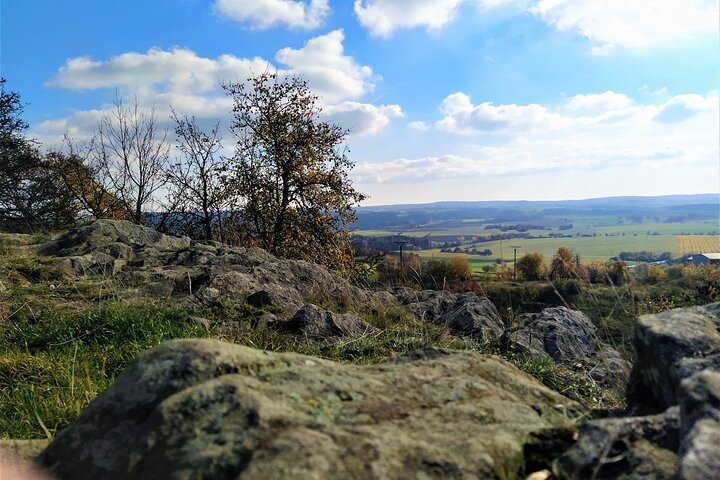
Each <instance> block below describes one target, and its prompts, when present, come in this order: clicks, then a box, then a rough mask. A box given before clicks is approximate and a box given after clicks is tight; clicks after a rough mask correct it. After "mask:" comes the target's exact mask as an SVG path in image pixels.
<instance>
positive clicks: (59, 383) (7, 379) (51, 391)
mask: <svg viewBox="0 0 720 480" xmlns="http://www.w3.org/2000/svg"><path fill="white" fill-rule="evenodd" d="M259 313H261V311H258V310H256V309H254V308H253V307H250V306H247V305H245V304H234V303H232V302H222V303H220V304H217V305H215V306H212V307H209V308H203V309H198V310H193V311H187V310H181V309H179V308H177V307H175V306H168V305H162V304H156V305H152V304H151V305H140V306H137V305H135V306H133V305H129V304H128V303H127V302H122V301H118V302H113V303H110V304H108V305H106V306H103V307H97V308H89V309H86V310H85V311H82V312H77V311H67V310H59V309H48V310H45V311H33V312H30V311H28V310H25V309H22V310H20V311H19V312H18V313H16V314H15V315H14V316H13V318H12V321H10V322H7V323H5V324H4V325H3V327H2V329H0V405H2V411H3V415H2V416H1V417H0V438H23V439H29V438H44V437H45V436H48V435H50V436H53V435H55V434H57V432H59V431H60V430H62V429H63V428H65V427H67V426H68V425H69V424H70V423H71V422H72V421H73V420H74V419H75V418H77V416H78V415H79V413H80V412H81V411H82V409H83V408H85V407H86V406H87V404H88V403H89V402H90V401H92V399H93V398H95V396H96V395H97V394H99V393H101V392H102V391H104V390H105V389H106V388H107V387H108V386H109V385H111V384H112V382H113V380H114V379H115V377H116V376H117V375H118V374H119V373H120V372H121V371H122V370H123V369H124V368H125V367H126V366H127V365H128V364H129V363H130V362H131V361H132V360H133V359H134V358H135V357H136V356H137V355H139V354H140V353H141V352H142V351H144V350H145V349H147V348H150V347H153V346H155V345H158V344H160V343H162V342H164V341H167V340H171V339H176V338H203V337H204V338H219V339H222V340H225V341H230V342H233V343H236V344H239V345H246V346H249V347H253V348H258V349H263V350H270V351H278V352H283V351H293V352H297V353H301V354H307V355H314V356H318V357H322V358H326V359H330V360H334V361H338V362H351V363H358V364H371V363H377V362H381V361H384V360H387V359H389V358H391V357H394V356H396V355H400V354H407V353H410V352H414V351H417V350H418V349H423V348H428V347H439V348H450V349H460V350H477V351H480V352H483V353H489V354H500V355H501V356H504V358H506V359H507V360H508V361H510V362H511V363H514V364H515V365H517V366H518V367H519V368H521V369H522V370H524V371H526V372H528V373H530V374H531V375H534V376H536V377H537V378H538V379H539V380H540V381H542V382H543V383H545V384H546V385H547V386H549V387H551V388H555V389H558V390H559V391H563V392H564V393H565V394H566V395H567V396H569V397H570V398H574V399H575V400H578V401H581V402H584V403H587V404H590V405H598V404H607V403H608V397H607V396H605V397H603V394H602V393H598V391H597V389H596V388H595V387H594V386H593V385H592V384H591V383H589V382H588V381H587V380H585V379H583V378H582V377H580V376H577V375H574V374H572V373H571V372H568V371H566V370H565V369H563V368H561V367H558V366H556V365H555V364H553V363H552V362H549V363H548V361H547V360H544V359H533V358H530V357H524V356H518V355H515V354H508V355H505V354H504V353H503V352H502V351H500V350H498V349H497V347H496V346H494V345H487V344H479V343H477V342H475V341H472V340H469V339H464V338H459V337H457V336H454V335H451V334H450V332H449V330H448V329H447V328H446V327H444V326H440V325H434V324H431V323H427V322H421V321H419V320H416V319H415V318H414V317H412V316H410V315H409V314H408V313H407V312H405V311H404V310H402V309H399V308H397V309H390V310H388V311H385V312H378V311H362V310H361V311H357V312H356V313H358V314H359V315H360V316H361V317H363V318H364V319H365V320H366V321H368V322H369V323H371V324H372V325H374V326H375V327H376V328H377V331H376V332H375V333H373V334H371V335H367V336H364V337H361V338H352V339H347V340H342V341H338V342H329V341H328V342H317V343H310V342H305V341H303V340H301V339H299V338H296V337H292V336H289V335H286V334H283V333H280V332H277V331H274V330H261V329H252V328H249V323H250V320H251V319H252V318H253V317H254V316H256V315H258V314H259ZM191 315H198V316H202V317H204V318H206V319H208V320H209V322H210V324H211V325H213V327H211V328H210V329H206V328H203V327H201V326H198V325H197V324H195V323H193V322H191V321H190V317H191ZM227 321H230V322H237V323H236V325H237V327H238V328H236V329H235V330H234V331H232V332H229V333H225V334H219V333H218V330H217V329H216V328H215V327H217V326H218V325H219V324H220V323H221V322H227Z"/></svg>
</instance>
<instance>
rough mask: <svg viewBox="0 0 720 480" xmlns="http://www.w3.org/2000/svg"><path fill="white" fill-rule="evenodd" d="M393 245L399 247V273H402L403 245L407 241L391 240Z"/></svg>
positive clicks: (403, 269) (403, 266)
mask: <svg viewBox="0 0 720 480" xmlns="http://www.w3.org/2000/svg"><path fill="white" fill-rule="evenodd" d="M393 243H394V244H395V245H397V246H398V247H400V275H403V274H404V273H405V262H404V260H403V251H402V250H403V246H404V245H405V244H406V243H408V242H407V240H398V241H396V242H393Z"/></svg>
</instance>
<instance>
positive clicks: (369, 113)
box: [322, 102, 403, 136]
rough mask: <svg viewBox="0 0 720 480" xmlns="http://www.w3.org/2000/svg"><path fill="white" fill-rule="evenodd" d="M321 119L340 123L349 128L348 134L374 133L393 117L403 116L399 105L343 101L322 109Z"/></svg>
mask: <svg viewBox="0 0 720 480" xmlns="http://www.w3.org/2000/svg"><path fill="white" fill-rule="evenodd" d="M322 116H323V120H326V121H329V122H331V123H336V124H338V125H342V126H343V127H344V128H347V129H349V130H350V135H358V136H366V135H376V134H378V133H379V132H380V131H381V130H383V129H384V128H385V127H386V126H387V125H388V124H389V123H390V121H391V119H393V118H399V117H402V116H403V112H402V109H401V108H400V106H399V105H381V106H379V107H376V106H375V105H370V104H367V103H357V102H343V103H340V104H338V105H329V106H327V107H325V108H324V109H323V112H322Z"/></svg>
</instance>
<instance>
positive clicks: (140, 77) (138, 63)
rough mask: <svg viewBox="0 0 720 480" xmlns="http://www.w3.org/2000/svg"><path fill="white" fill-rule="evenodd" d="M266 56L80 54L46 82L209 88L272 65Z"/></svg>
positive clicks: (75, 86) (178, 51) (71, 86)
mask: <svg viewBox="0 0 720 480" xmlns="http://www.w3.org/2000/svg"><path fill="white" fill-rule="evenodd" d="M269 65H270V64H269V63H268V62H267V61H266V60H263V59H262V58H259V57H255V58H252V59H248V58H238V57H235V56H233V55H221V56H219V57H217V58H215V59H211V58H204V57H200V56H198V55H197V54H196V53H195V52H193V51H192V50H189V49H186V48H179V47H175V48H172V49H170V50H161V49H158V48H151V49H150V50H148V51H147V52H146V53H137V52H128V53H123V54H121V55H117V56H115V57H112V58H111V59H110V60H106V61H95V60H92V59H90V58H88V57H76V58H71V59H69V60H67V61H66V63H65V65H64V66H62V67H61V68H60V70H59V71H58V74H57V75H56V76H55V77H53V78H52V79H51V80H49V81H48V82H47V83H46V86H50V87H58V88H63V89H66V90H92V89H98V88H112V87H133V88H148V87H158V88H161V89H163V90H165V91H171V92H191V91H192V92H196V93H202V92H208V91H211V90H215V89H217V87H218V85H219V84H220V82H223V81H224V82H227V81H238V80H245V79H246V78H247V77H249V76H250V75H251V74H252V72H253V71H254V72H262V71H265V70H266V69H268V68H269Z"/></svg>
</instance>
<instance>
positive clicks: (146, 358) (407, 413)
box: [39, 340, 578, 480]
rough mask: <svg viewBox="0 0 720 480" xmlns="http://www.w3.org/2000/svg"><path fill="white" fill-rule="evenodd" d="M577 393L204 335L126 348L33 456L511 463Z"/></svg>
mask: <svg viewBox="0 0 720 480" xmlns="http://www.w3.org/2000/svg"><path fill="white" fill-rule="evenodd" d="M577 409H578V405H576V404H575V403H574V402H572V401H570V400H568V399H567V398H565V397H563V396H562V395H560V394H558V393H556V392H553V391H551V390H550V389H548V388H546V387H544V386H543V385H541V384H540V383H539V382H537V381H536V380H534V379H533V378H531V377H529V376H528V375H526V374H524V373H523V372H521V371H520V370H518V369H517V368H515V367H513V366H512V365H510V364H508V363H506V362H505V361H503V360H501V359H499V358H496V357H490V356H486V355H482V354H479V353H476V352H456V351H445V350H426V351H422V352H418V353H416V354H413V355H411V356H406V357H401V358H399V359H396V360H394V361H390V362H387V363H383V364H379V365H373V366H359V365H348V364H338V363H334V362H331V361H327V360H320V359H317V358H312V357H307V356H302V355H297V354H289V353H284V354H278V353H270V352H263V351H259V350H253V349H250V348H247V347H241V346H237V345H231V344H227V343H222V342H218V341H210V340H182V341H173V342H169V343H166V344H163V345H161V346H159V347H157V348H155V349H153V350H151V351H149V352H146V353H145V354H143V355H142V356H141V357H139V358H138V359H136V361H134V362H133V363H132V364H131V365H130V366H129V367H128V368H127V369H126V370H125V371H124V372H123V373H122V374H121V375H120V376H119V377H118V378H117V380H116V381H115V383H114V384H113V385H112V386H111V387H110V388H109V389H108V390H107V391H106V392H104V393H103V394H101V395H100V396H99V397H98V398H97V399H96V400H95V401H93V403H92V404H91V405H90V406H89V407H88V408H87V409H86V410H85V411H83V413H82V414H81V415H80V417H79V419H78V420H77V421H76V422H75V423H74V424H73V425H71V426H70V427H69V428H68V429H66V430H65V431H63V432H62V433H60V434H59V435H58V436H57V437H56V439H55V440H54V441H53V442H52V443H51V444H50V446H48V448H47V449H46V450H45V451H44V452H43V453H42V454H41V455H40V456H39V462H40V463H41V464H42V465H43V466H44V467H45V468H47V469H49V471H50V472H51V473H53V474H54V475H56V476H57V478H58V479H61V480H62V479H76V478H84V479H126V478H133V479H138V480H142V479H155V478H168V479H174V478H178V479H179V478H183V479H192V478H198V479H199V478H237V479H251V478H264V479H285V478H315V479H325V478H327V479H332V478H378V479H380V478H427V479H432V478H436V479H445V478H457V479H474V478H495V477H496V476H498V475H504V476H505V477H512V476H513V475H515V474H516V473H517V472H518V470H519V469H520V468H521V457H522V446H523V441H524V440H525V439H526V437H527V436H528V434H530V433H531V432H534V431H538V430H540V429H544V428H554V427H559V426H564V425H567V424H568V423H569V422H570V418H569V417H568V416H569V415H574V414H573V413H572V412H576V411H577Z"/></svg>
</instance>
